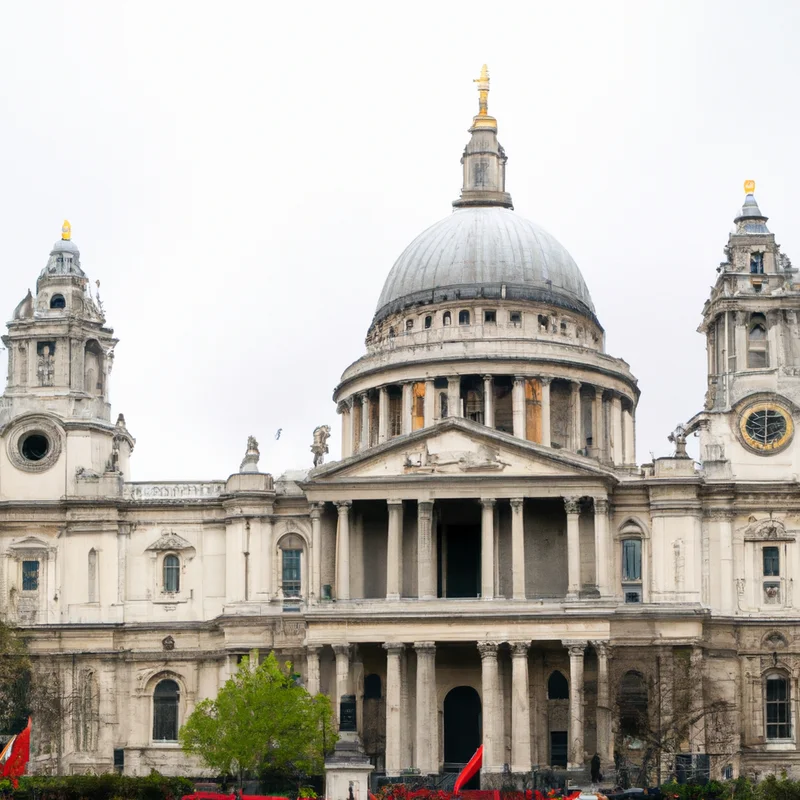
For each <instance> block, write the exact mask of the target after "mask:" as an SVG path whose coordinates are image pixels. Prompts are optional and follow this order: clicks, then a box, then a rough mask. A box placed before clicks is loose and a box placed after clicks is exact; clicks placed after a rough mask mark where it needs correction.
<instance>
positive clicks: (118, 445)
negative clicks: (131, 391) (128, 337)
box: [0, 221, 133, 495]
mask: <svg viewBox="0 0 800 800" xmlns="http://www.w3.org/2000/svg"><path fill="white" fill-rule="evenodd" d="M7 327H8V333H7V334H6V335H5V336H3V343H4V344H5V346H6V348H7V351H8V378H7V383H6V389H5V392H4V393H3V396H2V398H0V437H2V438H3V439H5V440H6V447H5V448H0V451H1V450H5V451H6V452H5V455H6V456H7V457H8V461H9V462H10V466H11V467H14V468H15V469H16V470H18V471H21V472H29V473H40V474H41V473H44V472H47V471H48V470H50V468H51V467H55V465H56V462H59V461H60V459H61V458H66V459H67V464H66V466H67V472H66V475H67V481H68V482H69V481H70V480H71V477H74V475H75V474H76V473H77V472H78V471H80V470H82V471H83V473H82V474H91V475H95V476H100V475H102V474H105V473H106V472H118V473H120V474H121V473H122V471H123V467H126V466H127V456H128V455H129V453H130V450H131V448H132V446H133V439H131V437H130V434H129V433H128V432H127V430H126V428H125V423H124V418H122V415H120V419H119V420H117V424H116V425H112V424H111V406H110V403H109V376H110V373H111V366H112V364H113V358H114V347H115V346H116V344H117V339H115V338H114V332H113V330H112V329H111V328H108V327H106V319H105V315H104V313H103V308H102V305H101V303H100V300H99V297H97V296H93V295H92V292H91V289H90V286H89V280H88V278H87V277H86V274H85V273H84V272H83V269H82V268H81V259H80V251H79V250H78V247H77V246H76V244H75V243H74V242H73V241H72V229H71V227H70V224H69V222H67V221H65V222H64V225H63V227H62V229H61V239H60V240H59V241H57V242H56V243H55V244H54V245H53V248H52V250H51V251H50V257H49V259H48V261H47V264H46V266H45V267H44V269H43V270H42V271H41V273H40V274H39V278H38V279H37V281H36V294H35V295H33V294H31V292H30V291H28V294H27V295H26V296H25V297H24V298H23V299H22V301H21V302H20V303H19V305H17V307H16V309H15V310H14V314H13V318H12V320H11V321H10V322H9V323H8V325H7ZM73 440H74V441H73ZM5 461H6V459H5V458H4V457H2V456H0V468H2V467H3V466H5V463H4V462H5ZM62 473H63V470H62ZM0 483H2V482H0ZM5 486H6V487H7V486H8V481H6V483H5ZM63 493H72V492H71V491H70V487H69V486H65V487H64V492H62V494H63ZM2 494H3V495H5V494H6V491H3V492H2Z"/></svg>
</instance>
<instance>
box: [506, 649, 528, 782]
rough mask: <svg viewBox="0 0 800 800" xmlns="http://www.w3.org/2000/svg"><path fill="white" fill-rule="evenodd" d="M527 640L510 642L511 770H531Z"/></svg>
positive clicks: (518, 771)
mask: <svg viewBox="0 0 800 800" xmlns="http://www.w3.org/2000/svg"><path fill="white" fill-rule="evenodd" d="M528 646H529V643H528V642H512V643H511V771H512V772H517V773H528V772H530V771H531V763H532V760H531V707H530V704H531V700H530V686H529V684H528Z"/></svg>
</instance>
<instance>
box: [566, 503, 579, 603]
mask: <svg viewBox="0 0 800 800" xmlns="http://www.w3.org/2000/svg"><path fill="white" fill-rule="evenodd" d="M579 500H580V498H578V497H565V498H564V508H565V509H566V512H567V597H572V598H577V596H578V592H580V589H581V534H580V525H579V520H580V505H579Z"/></svg>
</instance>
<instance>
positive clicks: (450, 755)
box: [444, 686, 482, 789]
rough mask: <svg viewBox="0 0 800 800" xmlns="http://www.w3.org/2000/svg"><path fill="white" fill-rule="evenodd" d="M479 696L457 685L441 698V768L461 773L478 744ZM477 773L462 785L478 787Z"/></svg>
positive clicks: (479, 730)
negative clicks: (442, 723) (442, 725)
mask: <svg viewBox="0 0 800 800" xmlns="http://www.w3.org/2000/svg"><path fill="white" fill-rule="evenodd" d="M481 728H482V719H481V698H480V696H479V695H478V693H477V692H476V691H475V689H473V688H472V687H471V686H456V687H455V688H454V689H451V690H450V691H449V692H448V693H447V696H446V697H445V698H444V771H445V772H461V770H462V768H463V767H464V765H465V764H466V763H467V762H468V761H469V760H470V759H471V758H472V756H473V755H475V751H476V750H477V749H478V747H480V744H481ZM478 787H479V778H478V776H477V775H476V776H475V777H474V778H473V779H472V780H471V781H470V782H469V783H468V784H467V785H466V786H465V787H464V788H465V789H477V788H478Z"/></svg>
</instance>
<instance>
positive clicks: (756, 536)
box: [743, 517, 796, 542]
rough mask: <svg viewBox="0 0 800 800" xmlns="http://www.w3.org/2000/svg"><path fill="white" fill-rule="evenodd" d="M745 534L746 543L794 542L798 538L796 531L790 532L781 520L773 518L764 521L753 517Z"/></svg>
mask: <svg viewBox="0 0 800 800" xmlns="http://www.w3.org/2000/svg"><path fill="white" fill-rule="evenodd" d="M743 533H744V540H745V541H746V542H778V541H789V542H793V541H794V540H795V538H796V534H795V532H794V531H788V530H787V529H786V525H785V524H784V523H783V522H782V521H781V520H779V519H772V517H770V518H768V519H762V520H755V519H754V518H753V517H751V518H750V524H749V525H748V526H747V527H746V528H745V529H744V531H743Z"/></svg>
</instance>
